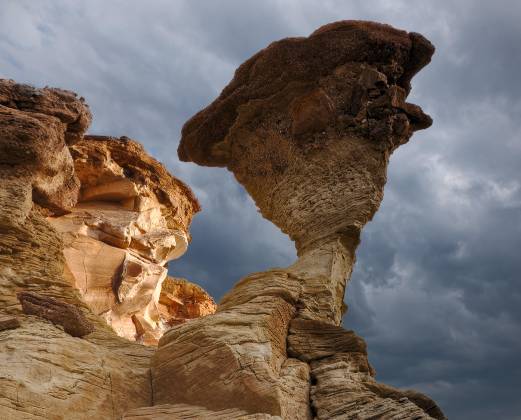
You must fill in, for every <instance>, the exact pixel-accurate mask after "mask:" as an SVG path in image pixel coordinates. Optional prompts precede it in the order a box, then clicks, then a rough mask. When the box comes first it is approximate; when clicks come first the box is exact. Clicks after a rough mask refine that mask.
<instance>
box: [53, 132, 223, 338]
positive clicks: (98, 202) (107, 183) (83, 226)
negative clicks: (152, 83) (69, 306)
mask: <svg viewBox="0 0 521 420" xmlns="http://www.w3.org/2000/svg"><path fill="white" fill-rule="evenodd" d="M70 151H71V153H72V156H73V160H74V169H75V173H76V175H77V177H78V179H79V181H80V185H81V189H80V194H79V198H78V202H77V204H76V205H75V206H74V207H73V208H72V209H71V212H70V213H68V214H65V215H61V216H59V217H49V218H48V221H49V222H50V224H51V225H52V226H53V227H54V228H55V229H56V230H57V231H58V232H60V233H61V234H62V238H63V241H64V250H63V253H64V256H65V260H66V273H65V276H66V277H67V278H69V279H70V281H71V282H72V283H73V284H74V285H75V287H76V288H77V289H78V290H79V292H80V294H81V296H82V298H83V300H84V301H85V302H86V303H87V305H88V306H89V308H90V309H91V310H92V311H93V312H94V313H95V314H96V315H99V316H101V317H103V318H104V319H105V320H106V322H107V324H108V325H110V326H111V327H112V328H113V329H114V331H116V333H117V334H118V335H119V336H121V337H124V338H126V339H129V340H135V341H138V342H140V343H144V344H147V345H155V344H157V341H158V340H159V338H160V337H161V335H162V334H163V333H164V331H166V330H167V329H168V328H169V327H170V325H172V324H173V323H175V322H179V319H180V318H183V317H182V315H181V312H179V313H177V312H175V311H174V310H173V308H174V307H175V306H178V307H179V308H181V309H180V310H184V309H185V308H186V306H184V302H183V301H181V302H180V303H179V302H173V301H172V302H171V303H170V304H169V305H168V308H166V310H165V306H164V305H160V304H159V300H160V295H161V290H162V285H163V282H164V281H165V279H166V278H167V268H166V264H167V263H168V262H169V261H171V260H174V259H177V258H179V257H181V256H182V255H183V254H184V253H185V251H186V249H187V247H188V243H189V240H190V234H189V231H188V228H189V225H190V222H191V220H192V216H193V214H194V213H196V212H197V211H199V209H200V207H199V203H198V202H197V200H196V198H195V197H194V195H193V193H192V191H191V190H190V188H188V187H187V186H186V185H185V184H184V183H183V182H181V181H180V180H178V179H177V178H175V177H173V176H172V175H170V174H169V173H168V171H167V170H166V169H165V168H164V166H163V165H162V164H161V163H159V162H157V161H156V160H155V159H153V158H152V157H151V156H149V155H148V154H147V153H146V152H145V150H144V149H143V147H142V146H141V145H140V144H139V143H138V142H136V141H134V140H131V139H129V138H127V137H121V138H114V137H105V136H86V137H85V138H84V139H83V140H81V141H79V142H77V143H75V144H74V145H72V146H71V147H70ZM100 257H101V258H100ZM203 293H204V291H203ZM205 299H206V300H207V301H208V304H209V308H208V309H207V310H206V311H205V310H203V311H202V312H203V313H204V314H205V315H206V314H208V313H212V312H213V311H212V310H211V308H210V307H211V305H212V304H213V300H212V299H211V298H210V297H209V296H208V295H206V296H205V297H203V296H202V295H201V297H200V300H201V302H202V301H204V300H205ZM181 300H182V298H181ZM194 310H196V309H195V308H194ZM193 317H194V316H187V318H193Z"/></svg>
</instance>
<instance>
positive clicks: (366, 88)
mask: <svg viewBox="0 0 521 420" xmlns="http://www.w3.org/2000/svg"><path fill="white" fill-rule="evenodd" d="M433 51H434V47H433V46H432V45H431V44H430V42H429V41H427V40H426V39H425V38H424V37H422V36H421V35H419V34H414V33H412V34H409V33H407V32H405V31H400V30H397V29H394V28H392V27H390V26H388V25H381V24H377V23H371V22H358V21H345V22H338V23H335V24H331V25H326V26H324V27H322V28H320V29H319V30H317V31H316V32H314V33H313V34H312V35H311V36H310V37H308V38H289V39H284V40H281V41H277V42H274V43H273V44H271V45H270V46H268V47H267V48H266V49H264V50H262V51H260V52H259V53H257V54H255V55H254V56H253V57H252V58H250V59H249V60H247V61H246V62H245V63H244V64H242V65H241V66H240V67H239V68H238V69H237V71H236V73H235V77H234V79H233V80H232V81H231V83H230V84H229V85H228V86H227V87H226V88H225V89H224V90H223V92H222V93H221V95H220V96H219V97H218V98H217V99H216V100H215V101H214V102H213V103H212V104H211V105H209V106H208V107H207V108H205V109H204V110H202V111H200V112H199V113H198V114H196V115H195V116H194V117H192V119H190V120H189V121H188V122H187V123H186V124H185V126H184V127H183V132H182V139H181V143H180V145H179V149H178V153H179V157H180V158H181V160H185V161H193V162H195V163H198V164H201V165H208V166H225V167H227V168H228V169H229V170H230V171H232V172H233V173H234V175H235V177H236V178H237V180H238V181H239V182H240V183H241V184H242V185H243V186H244V187H245V188H246V190H247V191H248V192H249V193H250V195H251V196H252V197H253V199H254V200H255V203H256V204H257V206H258V207H259V209H260V211H261V213H262V215H263V216H264V217H265V218H267V219H268V220H271V221H272V222H273V223H275V224H276V225H277V226H278V227H279V228H281V230H282V231H283V232H285V233H287V234H288V235H289V236H290V237H291V238H292V239H293V240H295V241H296V245H297V249H298V251H299V254H300V253H301V252H302V250H303V249H304V248H305V247H307V246H309V245H310V244H312V243H313V242H314V241H317V240H319V239H321V238H324V237H328V236H330V235H333V234H344V235H357V234H358V232H359V231H360V229H361V228H362V227H363V226H364V225H365V223H367V222H368V221H369V220H370V219H371V218H372V217H373V215H374V213H375V212H376V210H377V209H378V206H379V205H380V202H381V200H382V197H383V187H384V184H385V181H386V169H387V164H388V159H389V155H390V153H391V152H392V151H393V150H394V149H396V148H397V147H398V146H400V145H401V144H404V143H406V142H407V141H408V140H409V138H410V136H411V135H412V133H413V132H414V131H415V130H418V129H421V128H426V127H428V126H429V125H430V124H431V119H430V117H428V116H427V115H425V114H424V113H423V112H422V110H421V108H419V107H418V106H416V105H413V104H409V103H407V102H405V99H406V96H407V94H408V92H409V89H410V79H411V78H412V76H413V75H414V74H415V73H416V72H418V71H419V70H420V69H421V68H422V67H423V66H424V65H426V64H427V63H428V62H429V61H430V57H431V55H432V53H433ZM332 195H334V196H335V197H337V198H336V199H335V200H334V201H332V200H331V196H332Z"/></svg>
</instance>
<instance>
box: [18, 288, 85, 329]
mask: <svg viewBox="0 0 521 420" xmlns="http://www.w3.org/2000/svg"><path fill="white" fill-rule="evenodd" d="M17 297H18V300H19V301H20V303H21V304H22V309H23V311H24V313H25V314H27V315H36V316H38V317H40V318H44V319H47V320H49V321H51V322H52V323H53V324H55V325H61V326H62V327H63V330H64V331H65V332H66V333H67V334H70V335H72V336H73V337H83V336H84V335H87V334H90V333H91V332H93V331H94V325H92V323H91V322H90V321H89V320H87V318H85V316H84V315H83V314H82V313H81V311H80V310H79V309H78V308H76V307H75V306H73V305H71V304H69V303H65V302H60V301H59V300H58V299H54V298H50V297H47V296H42V295H39V294H38V293H34V292H20V293H18V295H17Z"/></svg>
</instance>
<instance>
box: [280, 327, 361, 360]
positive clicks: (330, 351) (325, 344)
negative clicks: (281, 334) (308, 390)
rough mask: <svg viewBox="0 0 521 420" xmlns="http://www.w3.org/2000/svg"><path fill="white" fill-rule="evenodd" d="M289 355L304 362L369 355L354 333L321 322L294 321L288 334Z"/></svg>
mask: <svg viewBox="0 0 521 420" xmlns="http://www.w3.org/2000/svg"><path fill="white" fill-rule="evenodd" d="M288 347H289V348H288V354H289V355H290V356H292V357H296V358H298V359H300V360H303V361H304V362H308V363H309V362H311V361H313V360H317V359H322V358H324V357H328V356H334V355H335V354H337V353H363V354H367V347H366V344H365V342H364V340H362V339H361V338H360V337H358V336H357V335H356V334H355V333H354V332H353V331H346V330H344V329H343V328H341V327H337V326H334V325H330V324H326V323H324V322H320V321H312V320H306V319H299V318H296V319H293V320H292V321H291V323H290V326H289V332H288Z"/></svg>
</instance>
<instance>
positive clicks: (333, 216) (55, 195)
mask: <svg viewBox="0 0 521 420" xmlns="http://www.w3.org/2000/svg"><path fill="white" fill-rule="evenodd" d="M433 52H434V47H433V46H432V45H431V44H430V42H429V41H427V40H426V39H425V38H424V37H423V36H421V35H419V34H415V33H407V32H405V31H401V30H397V29H394V28H392V27H390V26H388V25H382V24H377V23H372V22H360V21H342V22H336V23H332V24H329V25H326V26H323V27H321V28H319V29H318V30H316V31H315V32H314V33H313V34H311V35H310V36H309V37H307V38H288V39H284V40H281V41H278V42H275V43H273V44H271V45H270V46H268V47H267V48H266V49H264V50H262V51H260V52H259V53H257V54H256V55H254V56H253V57H252V58H250V59H249V60H247V61H246V62H245V63H244V64H242V65H241V66H240V67H239V68H238V69H237V71H236V73H235V76H234V79H233V80H232V81H231V82H230V84H229V85H228V86H227V87H226V88H225V89H224V90H223V92H222V93H221V95H220V96H219V97H218V98H217V99H216V100H215V101H214V102H213V103H212V104H210V105H209V106H208V107H207V108H205V109H204V110H202V111H201V112H199V113H198V114H196V115H195V116H194V117H193V118H192V119H190V120H189V121H188V122H187V123H186V124H185V126H184V127H183V131H182V139H181V143H180V145H179V149H178V152H179V157H180V159H181V160H184V161H192V162H195V163H198V164H200V165H205V166H221V167H226V168H227V169H228V170H230V171H232V172H233V173H234V175H235V177H236V178H237V180H238V181H239V182H240V183H241V184H242V185H243V186H244V187H245V188H246V190H247V191H248V192H249V194H250V195H251V196H252V197H253V199H254V200H255V202H256V204H257V206H258V208H259V209H260V211H261V213H262V215H263V216H264V217H266V218H267V219H269V220H271V221H272V222H273V223H275V224H276V225H277V226H278V227H279V228H280V229H281V230H282V231H283V232H285V233H286V234H288V235H289V236H290V238H291V239H292V240H293V241H295V245H296V248H297V253H298V260H297V261H296V262H295V263H294V264H293V265H291V266H290V267H287V268H273V269H270V270H267V271H265V272H261V273H253V274H251V275H249V276H247V277H245V278H243V279H241V280H240V281H239V282H238V283H237V284H236V285H235V287H234V288H233V289H232V290H231V291H229V292H228V293H227V294H226V295H225V296H224V298H223V299H222V301H221V302H220V304H219V306H218V307H217V311H216V312H215V313H213V314H211V313H212V312H214V311H215V305H214V304H213V301H212V300H211V298H209V297H207V295H206V294H205V293H204V291H202V290H201V289H200V288H198V287H197V286H195V285H191V284H190V283H188V282H186V281H183V280H176V279H172V278H166V269H165V264H166V262H167V261H169V260H172V259H175V258H178V257H180V256H181V255H182V253H183V252H184V251H185V249H186V245H187V244H188V241H189V233H188V226H189V223H190V220H191V217H192V214H193V213H194V212H196V211H197V210H199V208H198V205H197V202H196V201H195V198H194V197H193V195H192V194H191V192H190V190H189V189H188V187H186V186H185V185H184V184H182V183H181V182H180V181H178V180H176V179H175V178H173V177H171V176H170V175H169V174H168V173H167V172H166V171H165V169H164V168H163V167H162V166H161V165H160V164H159V163H157V162H155V161H154V160H153V159H151V158H150V157H149V156H147V155H146V154H145V153H144V151H143V149H142V148H141V147H140V146H139V145H138V144H137V143H135V142H133V141H131V140H129V139H126V138H121V139H111V138H106V137H92V136H85V137H83V131H84V130H85V128H86V127H87V125H88V120H89V119H90V114H89V113H88V109H87V107H86V106H85V105H84V103H83V102H82V101H81V100H78V99H77V98H75V97H74V96H73V95H72V94H71V93H68V92H65V93H64V92H63V91H58V90H47V91H45V90H43V91H42V90H32V91H31V90H30V89H29V88H26V87H23V88H17V87H16V86H19V85H14V84H12V82H3V83H4V85H5V86H7V87H0V116H1V115H2V113H3V115H7V117H4V120H3V121H0V123H1V124H3V126H2V127H6V131H5V133H7V134H5V135H2V136H0V140H1V141H0V148H2V149H1V150H5V151H6V153H10V154H13V155H14V156H15V158H13V159H18V158H16V156H17V154H18V153H19V151H20V150H25V149H27V150H29V152H30V153H32V154H33V155H34V158H32V159H30V160H24V159H21V160H20V161H19V163H17V164H16V165H14V166H13V165H9V164H8V162H9V161H10V159H9V158H6V159H4V160H5V162H2V161H0V170H1V171H3V172H2V173H3V174H5V177H4V178H3V180H2V183H1V184H0V186H1V188H0V191H1V192H2V196H0V198H1V199H2V200H0V205H1V206H2V209H7V210H6V211H8V212H9V215H10V216H9V217H8V218H5V217H4V218H1V217H0V227H1V228H2V229H3V232H6V235H4V236H3V237H2V239H1V241H0V245H1V247H0V250H2V253H1V254H0V259H1V260H0V261H3V262H4V263H5V264H4V266H3V267H2V269H1V271H0V279H1V281H2V283H1V286H2V291H3V292H5V293H4V297H3V299H4V302H6V305H5V308H6V309H5V310H2V312H5V313H4V314H2V317H0V319H1V322H0V325H4V326H5V328H3V330H0V350H1V351H2V352H1V353H0V354H2V355H3V356H2V358H3V360H1V361H2V363H3V364H4V365H6V364H11V365H13V366H14V365H15V364H20V363H24V364H25V366H26V367H24V368H23V369H21V368H15V367H11V366H10V367H9V372H8V373H7V375H3V377H4V378H11V379H1V380H0V396H2V397H3V398H4V400H5V401H7V403H6V404H7V405H5V406H6V407H8V408H7V409H8V410H9V411H8V415H10V416H11V418H16V419H18V418H25V417H24V415H25V414H26V413H29V414H30V416H33V417H36V416H47V417H48V418H62V416H61V415H60V414H56V413H57V412H58V413H59V412H60V411H62V412H63V410H68V411H69V412H70V413H73V414H71V417H68V418H78V419H80V418H81V419H83V418H120V417H121V415H123V418H125V419H136V420H137V419H178V418H179V419H189V418H193V419H195V418H205V419H206V418H208V419H210V418H212V419H213V418H222V419H311V418H316V419H376V418H378V419H380V418H381V419H387V418H388V419H391V418H392V419H411V420H412V419H428V418H436V419H444V418H445V417H444V415H443V413H442V412H441V410H440V409H439V408H438V406H437V405H436V404H435V403H434V402H433V401H432V400H431V399H430V398H429V397H427V396H425V395H423V394H421V393H418V392H415V391H410V390H407V391H405V390H399V389H395V388H393V387H390V386H387V385H384V384H381V383H378V382H376V380H375V371H374V369H373V368H372V367H371V365H370V363H369V361H368V357H367V348H366V344H365V342H364V340H363V339H362V338H360V337H358V336H357V335H356V334H355V333H354V332H353V331H347V330H344V329H343V328H342V327H341V326H340V324H341V320H342V316H343V314H344V313H345V311H346V308H345V305H344V303H343V301H344V292H345V287H346V282H347V281H348V280H349V277H350V275H351V271H352V268H353V265H354V263H355V250H356V247H357V245H358V243H359V237H360V231H361V229H362V228H363V226H364V225H365V224H366V223H367V222H368V221H369V220H370V219H371V218H372V217H373V215H374V213H375V212H376V211H377V209H378V207H379V205H380V202H381V200H382V198H383V189H384V185H385V182H386V170H387V165H388V162H389V158H390V156H391V154H392V152H393V151H394V150H396V148H398V147H399V146H401V145H403V144H405V143H407V141H409V139H410V137H411V136H412V134H413V133H414V131H416V130H419V129H423V128H427V127H428V126H429V125H430V124H431V119H430V117H429V116H427V115H426V114H424V113H423V111H422V110H421V108H420V107H419V106H417V105H414V104H410V103H408V102H406V97H407V95H408V93H409V91H410V89H411V84H410V82H411V79H412V77H413V76H414V75H415V74H416V73H417V72H418V71H419V70H420V69H421V68H422V67H424V66H425V65H426V64H428V63H429V61H430V58H431V56H432V54H433ZM27 89H29V90H27ZM18 90H20V92H22V93H23V95H22V93H16V92H18ZM2 92H6V93H2ZM13 92H14V93H13ZM31 92H35V93H34V94H33V93H31ZM2 95H3V96H2ZM38 95H43V96H44V97H45V98H46V99H45V98H44V99H42V98H40V99H38V98H39V96H38ZM60 95H61V96H60ZM33 96H34V97H35V98H36V99H31V100H29V99H27V98H32V97H33ZM19 97H23V99H17V98H19ZM31 101H32V102H31ZM26 103H27V104H29V105H27V106H26V105H24V104H26ZM42 104H43V105H42ZM44 105H45V106H44ZM51 105H52V106H51ZM24 107H25V108H24ZM64 109H65V110H66V111H67V112H65V111H64ZM13 118H14V119H13ZM13 121H20V123H16V124H15V125H13ZM86 121H87V123H85V122H86ZM47 144H51V145H52V150H54V151H55V156H52V157H50V156H48V155H47V154H46V153H48V152H47V151H46V150H47ZM4 156H8V155H5V154H4ZM22 156H23V154H22ZM16 162H18V161H16ZM17 165H18V166H17ZM14 171H17V172H14ZM18 174H20V175H18ZM4 214H5V213H4ZM45 216H46V217H45ZM53 226H54V228H53ZM58 232H59V233H58ZM19 238H21V239H22V240H23V241H26V242H25V245H22V246H20V245H15V241H16V240H18V239H19ZM44 247H46V249H47V254H46V253H45V252H43V249H44ZM13 250H14V251H13ZM49 254H51V255H50V257H49ZM18 262H23V264H26V265H27V267H30V268H31V269H30V270H29V269H27V270H25V271H24V269H21V270H20V269H19V268H18V265H17V264H18ZM42 265H46V266H45V267H43V266H42ZM24 267H25V265H24ZM20 289H23V290H24V292H25V293H26V294H22V295H20ZM30 292H34V293H39V294H41V295H44V297H43V298H42V297H40V295H36V296H34V295H31V294H29V295H27V293H30ZM17 293H18V294H19V296H22V297H23V296H29V298H28V299H29V300H28V301H30V302H33V304H34V305H36V308H35V309H34V312H32V315H27V314H25V315H23V314H21V308H20V307H19V305H18V303H17V301H16V294H17ZM49 299H58V300H59V302H56V301H55V300H49ZM65 304H72V305H75V306H76V307H77V308H80V309H79V312H75V311H72V312H74V316H73V318H74V320H75V321H74V323H73V324H72V327H82V326H83V327H84V328H83V329H80V330H79V332H80V333H81V334H77V335H80V336H83V333H84V332H86V333H87V334H86V335H84V336H83V338H73V337H71V336H70V335H69V334H67V330H62V329H61V326H63V327H64V323H63V322H62V321H63V319H62V318H63V317H62V314H64V313H66V311H67V310H69V309H70V307H69V306H66V305H65ZM46 308H50V309H52V310H53V311H54V312H50V313H47V312H45V311H46ZM46 314H47V315H48V316H47V317H46V316H45V315H46ZM207 314H209V315H207ZM202 315H207V316H202ZM15 318H16V319H15ZM19 320H21V323H20V322H18V321H19ZM48 321H51V322H48ZM17 322H18V324H17ZM19 324H21V326H20V325H19ZM107 324H108V325H107ZM89 325H92V326H93V327H94V332H92V333H88V331H89V329H88V327H89ZM110 327H112V328H110ZM64 328H65V327H64ZM36 331H37V334H36V335H35V337H32V338H30V339H29V338H28V337H29V336H30V335H31V334H35V332H36ZM74 331H76V330H74ZM114 331H115V332H116V333H117V334H118V335H120V336H123V337H126V338H128V339H131V340H137V341H140V342H143V343H146V344H154V343H155V342H156V341H157V340H158V339H159V344H158V347H157V350H154V349H153V348H151V347H144V346H140V345H138V344H136V343H133V342H130V341H128V340H123V339H121V338H118V337H117V336H116V334H114ZM165 331H166V332H165ZM163 333H164V334H163ZM56 344H58V345H56ZM22 348H23V349H28V350H26V351H24V352H22V351H21V350H20V349H22ZM68 348H70V349H74V351H73V352H72V353H69V352H68V351H67V350H66V349H68ZM390 350H392V349H390ZM38 352H44V353H45V352H47V353H49V352H50V353H51V356H46V357H44V358H41V357H40V358H38V359H37V358H35V357H33V354H38ZM51 364H52V365H56V366H59V369H57V372H56V373H54V374H53V375H55V376H53V379H52V381H51V382H49V381H48V380H46V381H44V380H43V379H42V377H43V376H44V375H43V376H42V374H37V373H35V372H39V371H40V372H43V371H47V369H48V366H49V365H51ZM79 364H81V367H80V365H79ZM71 366H72V367H71ZM69 371H71V372H74V374H73V375H75V377H76V378H75V380H76V382H75V383H82V384H85V385H82V386H81V387H76V386H75V385H74V386H73V384H72V382H70V381H69V379H68V376H67V375H70V373H68V372H69ZM88 375H92V377H94V378H96V379H95V380H94V382H93V380H92V379H89V377H88ZM56 378H58V379H56ZM53 381H54V382H53ZM49 383H51V385H49ZM53 383H57V384H59V387H58V386H56V387H53V385H52V384H53ZM93 383H94V384H93ZM20 388H23V389H25V390H26V391H24V392H22V397H21V399H20V392H19V389H20ZM38 395H39V397H37V396H38ZM94 395H96V397H95V398H93V396H94ZM92 399H93V400H94V401H95V402H94V403H93V402H91V400H92ZM33 417H29V418H33Z"/></svg>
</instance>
